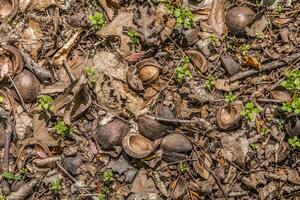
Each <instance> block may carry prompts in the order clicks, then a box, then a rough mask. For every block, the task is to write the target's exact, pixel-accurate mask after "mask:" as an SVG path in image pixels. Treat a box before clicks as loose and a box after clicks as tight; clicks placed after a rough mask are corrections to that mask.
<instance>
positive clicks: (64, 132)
mask: <svg viewBox="0 0 300 200" xmlns="http://www.w3.org/2000/svg"><path fill="white" fill-rule="evenodd" d="M54 130H55V131H56V133H57V134H59V135H61V136H62V137H66V136H68V135H70V134H71V133H72V132H73V129H72V128H71V127H70V126H69V125H67V124H65V122H64V121H58V122H57V123H56V124H55V126H54Z"/></svg>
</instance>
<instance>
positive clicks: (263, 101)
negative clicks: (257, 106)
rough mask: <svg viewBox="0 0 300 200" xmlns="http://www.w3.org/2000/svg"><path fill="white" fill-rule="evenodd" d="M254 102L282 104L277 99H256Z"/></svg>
mask: <svg viewBox="0 0 300 200" xmlns="http://www.w3.org/2000/svg"><path fill="white" fill-rule="evenodd" d="M256 101H257V102H261V103H282V102H283V101H281V100H278V99H257V100H256Z"/></svg>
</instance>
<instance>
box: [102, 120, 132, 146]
mask: <svg viewBox="0 0 300 200" xmlns="http://www.w3.org/2000/svg"><path fill="white" fill-rule="evenodd" d="M129 129H130V127H129V125H128V124H126V123H124V122H122V121H121V120H120V119H114V120H113V121H111V122H109V123H107V124H105V125H103V126H102V127H101V128H100V129H99V130H98V133H97V140H98V143H99V144H100V146H101V147H102V148H103V149H104V150H113V147H114V146H121V144H122V139H123V138H124V137H125V136H126V134H127V133H128V132H129Z"/></svg>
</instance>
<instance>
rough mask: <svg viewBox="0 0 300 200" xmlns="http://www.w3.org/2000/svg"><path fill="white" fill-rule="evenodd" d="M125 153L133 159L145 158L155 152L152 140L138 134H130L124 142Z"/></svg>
mask: <svg viewBox="0 0 300 200" xmlns="http://www.w3.org/2000/svg"><path fill="white" fill-rule="evenodd" d="M122 146H123V149H124V151H125V152H126V153H127V154H128V155H129V156H131V157H133V158H144V157H146V156H148V155H150V154H151V153H152V152H153V149H154V147H153V143H152V142H151V140H149V139H147V138H145V137H144V136H142V135H140V134H137V133H132V132H130V133H128V134H127V135H126V136H125V137H124V138H123V140H122Z"/></svg>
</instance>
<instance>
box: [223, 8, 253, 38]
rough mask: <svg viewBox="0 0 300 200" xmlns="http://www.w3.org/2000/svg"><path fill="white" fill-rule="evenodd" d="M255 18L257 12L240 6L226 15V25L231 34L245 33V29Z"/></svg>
mask: <svg viewBox="0 0 300 200" xmlns="http://www.w3.org/2000/svg"><path fill="white" fill-rule="evenodd" d="M254 17H255V12H254V11H253V10H252V9H251V8H248V7H243V6H238V7H234V8H231V9H230V10H228V12H227V14H226V25H227V27H228V29H229V32H231V33H235V34H239V33H244V32H245V28H246V27H247V26H248V25H250V24H251V23H252V21H253V19H254Z"/></svg>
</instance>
